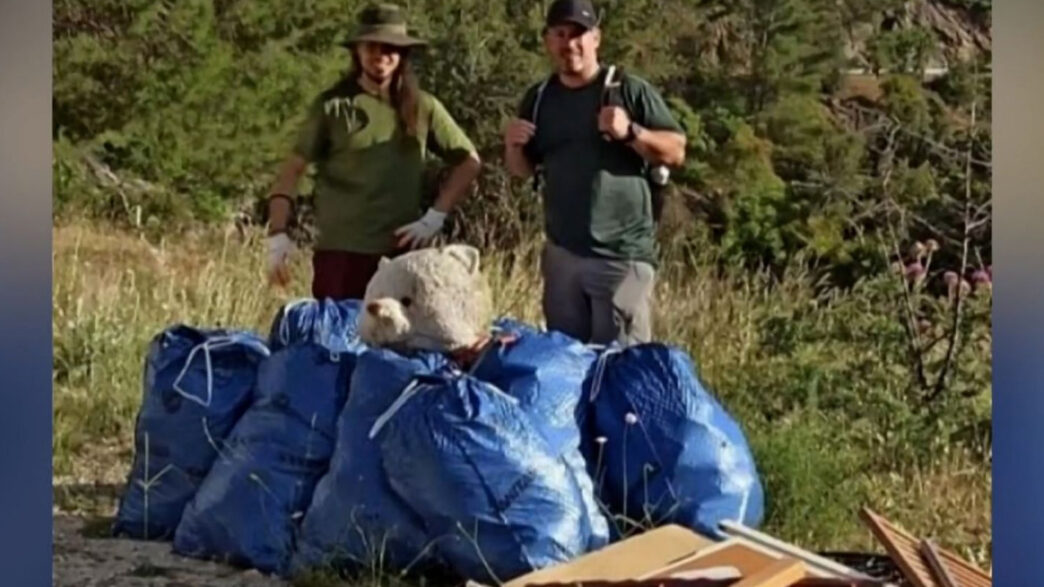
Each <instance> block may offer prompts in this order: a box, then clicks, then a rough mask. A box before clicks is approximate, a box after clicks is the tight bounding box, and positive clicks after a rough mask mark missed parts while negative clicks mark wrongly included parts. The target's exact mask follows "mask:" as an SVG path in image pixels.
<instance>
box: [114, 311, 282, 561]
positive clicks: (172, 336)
mask: <svg viewBox="0 0 1044 587" xmlns="http://www.w3.org/2000/svg"><path fill="white" fill-rule="evenodd" d="M268 354H269V350H268V347H267V346H266V345H265V343H264V340H263V339H261V338H260V337H258V336H256V335H254V334H252V333H249V332H244V331H237V330H226V329H200V328H194V327H190V326H187V325H183V324H179V325H175V326H171V327H169V328H167V329H165V330H163V331H162V332H160V333H159V334H157V335H156V336H155V337H153V339H152V340H151V341H150V343H149V347H148V351H147V353H146V357H145V361H144V368H143V383H144V385H143V397H142V404H141V408H140V409H139V411H138V415H137V419H136V421H135V429H134V461H133V464H132V466H131V471H130V474H129V475H128V479H127V485H126V488H125V489H124V492H123V495H122V497H121V499H120V505H119V508H118V511H117V514H116V520H115V523H114V524H113V533H114V534H115V535H117V536H127V537H130V538H136V539H156V540H168V539H170V538H171V537H173V535H174V531H175V529H176V528H177V525H178V522H180V521H181V516H182V513H183V510H184V508H185V505H186V504H187V503H188V502H189V500H190V499H192V496H193V495H195V493H196V490H197V488H198V487H199V484H200V483H202V481H203V478H204V477H205V476H206V474H207V472H208V471H209V470H210V466H211V464H212V463H213V462H214V458H215V457H216V456H217V452H216V447H217V446H218V444H217V443H219V442H221V440H222V439H224V438H225V436H226V435H227V434H228V432H229V431H230V430H231V429H232V426H233V425H235V423H236V421H237V420H238V419H239V417H240V416H241V415H242V414H243V412H244V411H245V410H246V408H247V406H248V405H249V404H250V396H251V393H252V391H253V389H254V385H255V380H256V377H257V368H258V364H259V363H260V362H261V361H262V360H263V359H264V358H265V357H267V356H268Z"/></svg>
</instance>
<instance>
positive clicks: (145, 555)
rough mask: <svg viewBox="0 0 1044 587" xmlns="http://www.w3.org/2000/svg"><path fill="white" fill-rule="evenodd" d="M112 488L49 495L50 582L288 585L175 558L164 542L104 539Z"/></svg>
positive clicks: (83, 585) (91, 586) (83, 586)
mask: <svg viewBox="0 0 1044 587" xmlns="http://www.w3.org/2000/svg"><path fill="white" fill-rule="evenodd" d="M115 490H116V488H115V487H99V486H95V487H90V488H82V487H81V488H70V487H68V486H67V487H58V488H56V491H55V498H56V499H55V504H56V508H55V511H54V516H53V522H54V530H53V538H54V550H53V552H54V554H53V569H54V571H53V572H54V580H53V584H54V585H55V586H56V587H57V586H61V587H73V586H75V587H102V586H104V587H197V586H202V585H207V586H210V587H241V586H242V587H277V586H278V587H285V586H287V585H288V583H286V582H284V581H279V580H276V579H273V578H269V577H265V576H263V575H262V574H260V573H258V572H257V571H243V570H242V569H237V568H233V567H229V566H226V565H221V564H217V563H211V562H205V561H199V560H195V559H190V558H185V557H182V556H178V555H176V554H174V553H173V552H172V551H171V544H170V542H145V541H139V540H124V539H116V538H112V537H111V536H110V533H109V530H110V528H111V525H112V519H113V518H112V513H113V509H114V508H113V507H112V506H113V493H114V491H115Z"/></svg>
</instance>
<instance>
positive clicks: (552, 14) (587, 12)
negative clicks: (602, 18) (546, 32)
mask: <svg viewBox="0 0 1044 587" xmlns="http://www.w3.org/2000/svg"><path fill="white" fill-rule="evenodd" d="M564 23H573V24H577V25H580V26H582V27H583V28H585V29H593V28H594V27H596V26H598V13H596V12H595V9H594V6H592V5H591V2H590V1H589V0H555V1H554V2H553V3H551V7H550V8H548V9H547V19H546V20H545V22H544V26H546V27H553V26H555V25H559V24H564Z"/></svg>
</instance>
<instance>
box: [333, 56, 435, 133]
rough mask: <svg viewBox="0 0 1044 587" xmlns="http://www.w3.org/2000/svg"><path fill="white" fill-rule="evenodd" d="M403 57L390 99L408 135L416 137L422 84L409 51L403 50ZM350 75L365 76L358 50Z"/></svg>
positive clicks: (392, 82)
mask: <svg viewBox="0 0 1044 587" xmlns="http://www.w3.org/2000/svg"><path fill="white" fill-rule="evenodd" d="M401 55H402V58H401V59H400V60H399V67H397V68H396V69H395V73H394V74H392V80H391V84H390V91H389V94H390V96H389V97H390V98H391V104H392V108H394V109H395V111H396V112H397V113H398V115H399V122H401V123H402V126H403V128H405V129H406V134H407V135H408V136H411V137H415V136H417V118H418V116H419V110H420V83H419V82H418V81H417V76H416V75H415V74H414V73H413V68H412V67H411V65H410V52H409V49H402V50H401ZM349 75H351V76H353V79H358V78H359V77H360V76H362V75H364V74H363V68H362V63H360V60H359V52H358V50H357V49H352V69H351V71H350V72H349Z"/></svg>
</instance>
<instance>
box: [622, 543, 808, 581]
mask: <svg viewBox="0 0 1044 587" xmlns="http://www.w3.org/2000/svg"><path fill="white" fill-rule="evenodd" d="M781 559H783V557H782V555H779V554H776V553H773V552H765V551H763V550H762V549H760V548H758V547H756V546H754V545H751V544H746V543H745V542H744V541H743V539H741V538H729V539H727V540H725V541H724V542H722V543H720V544H717V545H715V546H712V547H710V548H707V549H705V550H703V551H701V552H699V553H698V554H696V555H694V556H692V557H689V558H687V559H684V560H681V561H678V562H677V563H675V564H673V565H670V566H668V567H665V568H662V569H658V570H657V571H656V572H655V573H651V574H649V575H646V577H648V578H654V577H671V576H674V575H676V574H678V573H683V572H686V571H694V570H698V569H709V568H713V567H733V568H735V569H736V570H738V571H739V572H740V575H741V576H743V577H748V576H750V575H754V574H756V573H759V572H760V571H761V570H762V569H765V568H767V567H769V566H771V565H772V564H774V563H776V562H777V561H779V560H781ZM787 560H795V559H790V558H789V557H788V558H787ZM646 577H639V578H646Z"/></svg>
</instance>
